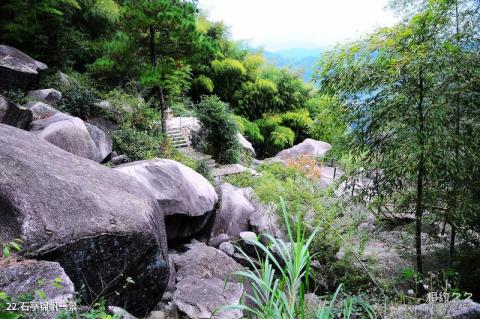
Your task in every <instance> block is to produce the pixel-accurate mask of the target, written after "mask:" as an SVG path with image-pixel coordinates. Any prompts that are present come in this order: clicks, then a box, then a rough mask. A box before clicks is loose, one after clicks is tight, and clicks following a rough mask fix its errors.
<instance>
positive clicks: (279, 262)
mask: <svg viewBox="0 0 480 319" xmlns="http://www.w3.org/2000/svg"><path fill="white" fill-rule="evenodd" d="M280 202H281V207H282V212H283V216H284V220H285V224H286V228H287V232H288V239H289V241H290V243H292V244H291V245H290V247H289V246H287V245H286V243H285V242H283V241H282V240H279V239H276V238H275V237H273V236H270V235H269V234H263V235H261V236H262V237H264V238H265V239H266V240H267V241H268V242H269V246H268V247H267V246H266V245H264V244H263V243H262V242H261V241H260V240H258V239H255V240H249V243H250V244H252V245H254V246H255V247H256V248H257V249H258V251H260V252H262V253H263V254H265V258H261V259H260V267H258V266H256V265H255V263H254V262H253V260H252V259H251V257H249V256H248V255H247V254H245V253H244V252H243V251H242V250H241V248H238V247H237V249H239V250H240V252H241V253H242V254H243V255H244V257H245V258H246V259H247V260H248V261H249V262H250V263H251V265H252V267H253V270H245V271H239V272H236V274H237V275H238V276H240V277H242V278H244V279H245V280H248V281H250V282H251V284H252V289H253V293H252V294H247V296H246V298H247V299H248V300H249V301H250V302H251V303H252V304H253V305H254V306H253V307H249V306H247V305H246V304H243V305H241V306H239V308H240V309H243V310H245V311H246V312H248V313H250V314H252V315H253V317H255V318H296V317H298V316H301V317H304V315H305V313H304V312H305V304H304V302H305V299H304V294H305V292H306V291H307V290H308V286H309V282H308V281H309V273H310V261H311V256H310V253H309V246H310V243H311V242H312V240H313V238H314V237H315V234H316V233H317V231H318V229H316V230H315V231H313V232H312V234H311V235H310V236H309V237H306V236H305V231H304V229H302V223H301V214H300V213H299V214H297V220H296V225H297V226H296V229H293V228H292V226H291V223H290V216H289V215H288V213H287V210H286V208H285V204H284V202H283V199H280ZM274 249H275V251H276V252H277V253H278V254H279V255H280V257H275V256H274V254H273V253H272V251H273V250H274ZM274 267H275V268H274ZM276 271H279V274H278V276H276Z"/></svg>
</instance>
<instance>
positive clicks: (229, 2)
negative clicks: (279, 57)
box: [199, 0, 395, 51]
mask: <svg viewBox="0 0 480 319" xmlns="http://www.w3.org/2000/svg"><path fill="white" fill-rule="evenodd" d="M199 6H200V8H201V9H204V10H206V11H207V12H208V13H209V18H210V19H211V20H214V21H220V20H222V21H224V22H225V23H226V24H227V25H228V26H230V27H231V29H230V30H231V33H232V36H233V38H234V39H235V40H249V41H250V42H251V44H252V45H254V46H258V45H263V46H264V48H265V49H266V50H272V51H274V50H278V49H285V48H295V47H302V48H309V47H318V46H325V45H333V44H336V43H337V42H341V41H344V40H347V39H356V38H358V37H359V36H361V35H363V34H365V33H368V32H370V31H372V30H374V29H375V28H376V27H379V26H386V25H392V24H393V23H394V22H395V18H394V16H393V13H391V12H389V11H387V10H386V9H385V6H386V0H199Z"/></svg>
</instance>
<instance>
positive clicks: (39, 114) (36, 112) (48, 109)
mask: <svg viewBox="0 0 480 319" xmlns="http://www.w3.org/2000/svg"><path fill="white" fill-rule="evenodd" d="M25 108H27V109H29V110H30V111H32V114H33V117H32V120H33V121H37V120H42V119H45V118H48V117H51V116H53V115H54V114H56V113H59V111H58V110H57V109H56V108H54V107H53V106H51V105H48V104H46V103H43V102H30V103H27V105H25Z"/></svg>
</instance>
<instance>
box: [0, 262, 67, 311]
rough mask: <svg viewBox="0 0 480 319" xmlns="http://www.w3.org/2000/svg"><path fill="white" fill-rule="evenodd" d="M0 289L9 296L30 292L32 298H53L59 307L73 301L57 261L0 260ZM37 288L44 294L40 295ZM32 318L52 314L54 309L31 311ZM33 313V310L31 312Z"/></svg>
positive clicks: (40, 300)
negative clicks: (49, 310) (51, 310)
mask: <svg viewBox="0 0 480 319" xmlns="http://www.w3.org/2000/svg"><path fill="white" fill-rule="evenodd" d="M0 291H4V292H6V293H7V294H8V295H9V296H10V297H12V298H13V300H18V299H17V298H18V297H19V296H20V295H23V294H27V295H30V296H32V297H33V298H34V299H33V302H44V301H45V300H43V299H42V298H41V297H44V299H46V300H48V301H49V302H57V304H58V306H59V307H63V306H68V305H69V304H70V303H75V289H74V286H73V283H72V281H71V280H70V278H68V276H67V275H66V274H65V271H64V270H63V268H62V267H60V264H59V263H57V262H49V261H38V260H21V261H18V260H17V261H13V262H3V263H2V262H1V261H0ZM37 291H40V292H41V293H43V294H44V296H42V295H41V294H40V293H38V292H37ZM34 313H35V318H55V317H56V315H58V312H47V313H46V312H40V311H35V312H34ZM32 314H33V312H32Z"/></svg>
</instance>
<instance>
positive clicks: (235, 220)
mask: <svg viewBox="0 0 480 319" xmlns="http://www.w3.org/2000/svg"><path fill="white" fill-rule="evenodd" d="M218 192H219V193H220V198H221V201H220V209H219V210H218V212H217V217H216V218H215V222H214V225H213V228H212V234H213V236H217V235H219V234H222V233H226V234H227V235H228V236H230V237H232V238H239V236H240V233H241V232H244V231H249V230H253V231H254V232H256V233H257V234H264V233H268V234H270V235H272V236H274V237H278V238H284V237H285V235H284V232H283V231H282V228H281V227H280V224H279V222H278V218H277V214H276V212H275V210H276V206H275V205H265V204H262V203H260V202H259V201H258V200H257V199H255V198H254V196H253V195H254V192H253V189H252V188H250V187H248V188H239V187H236V186H234V185H231V184H228V183H223V184H221V185H220V187H219V189H218ZM213 246H214V245H213Z"/></svg>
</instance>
